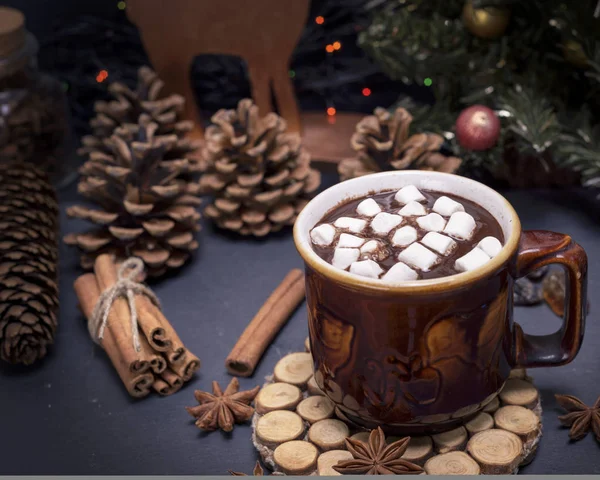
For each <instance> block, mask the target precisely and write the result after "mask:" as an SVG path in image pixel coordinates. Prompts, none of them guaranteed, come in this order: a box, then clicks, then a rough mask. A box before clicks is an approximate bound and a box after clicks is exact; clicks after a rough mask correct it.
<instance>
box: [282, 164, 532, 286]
mask: <svg viewBox="0 0 600 480" xmlns="http://www.w3.org/2000/svg"><path fill="white" fill-rule="evenodd" d="M406 185H415V186H416V187H417V188H419V189H422V190H430V191H435V192H440V193H450V194H454V195H458V196H459V197H463V198H466V199H467V200H471V201H473V202H475V203H477V204H479V205H481V207H483V208H485V209H486V210H487V211H488V212H489V213H490V214H491V215H492V216H493V217H494V218H495V219H496V220H497V221H498V223H499V224H500V228H501V229H502V233H503V235H504V245H503V247H502V250H501V251H500V253H499V254H498V255H497V256H495V257H494V258H492V259H491V260H490V261H489V262H487V263H486V264H485V265H482V266H481V267H479V268H476V269H474V270H471V271H468V272H463V273H457V274H454V275H448V276H445V277H439V278H433V279H427V280H414V281H407V282H402V283H398V284H395V285H390V284H386V283H383V282H382V281H381V280H378V279H371V278H367V277H358V276H356V275H353V274H351V273H349V272H346V271H345V270H340V269H337V268H335V267H333V266H332V265H331V264H330V263H328V262H326V261H325V260H323V259H322V258H321V257H319V256H318V255H317V254H316V253H315V251H314V250H313V248H312V245H311V242H310V235H309V234H310V231H311V229H312V228H313V227H314V226H315V225H316V224H317V223H318V222H319V221H320V220H321V219H322V218H323V216H325V214H326V213H328V212H329V211H331V210H332V209H333V208H334V207H336V206H337V205H339V204H340V203H342V202H345V201H348V200H351V199H355V198H360V197H363V196H366V195H369V194H372V193H377V192H381V191H388V190H399V189H400V188H402V187H404V186H406ZM520 236H521V222H520V221H519V217H518V216H517V213H516V212H515V210H514V208H513V207H512V205H511V204H510V203H509V202H508V200H506V199H505V198H504V197H503V196H502V195H500V194H499V193H498V192H496V191H495V190H493V189H491V188H490V187H487V186H486V185H483V184H482V183H479V182H476V181H475V180H471V179H469V178H466V177H461V176H458V175H453V174H450V173H440V172H428V171H420V170H405V171H394V172H382V173H374V174H371V175H365V176H362V177H358V178H353V179H350V180H346V181H344V182H340V183H338V184H336V185H333V186H332V187H329V188H328V189H326V190H324V191H323V192H321V193H320V194H319V195H317V196H316V197H314V198H313V199H312V200H311V201H310V202H309V203H308V204H307V205H306V206H305V207H304V209H303V210H302V212H300V215H298V218H297V219H296V222H295V224H294V242H295V244H296V249H297V250H298V252H299V253H300V256H301V257H302V259H303V260H304V261H305V262H306V263H307V264H308V265H310V266H311V267H312V268H313V269H314V270H316V271H317V272H319V273H321V274H322V275H325V276H326V277H329V278H333V279H334V280H336V281H339V282H341V283H344V284H346V285H348V286H355V287H366V288H369V289H374V290H379V291H389V292H400V291H412V292H415V291H416V290H421V289H424V288H426V289H431V288H433V289H434V290H436V291H437V290H439V289H450V288H456V287H458V286H459V285H460V284H464V283H471V282H473V281H476V280H478V279H480V278H483V277H486V276H488V275H490V274H492V273H493V272H495V271H497V270H498V269H499V268H501V267H502V266H503V265H504V264H505V263H506V262H507V261H508V260H509V258H510V256H511V255H512V254H513V253H514V252H515V251H516V249H517V248H518V244H519V238H520Z"/></svg>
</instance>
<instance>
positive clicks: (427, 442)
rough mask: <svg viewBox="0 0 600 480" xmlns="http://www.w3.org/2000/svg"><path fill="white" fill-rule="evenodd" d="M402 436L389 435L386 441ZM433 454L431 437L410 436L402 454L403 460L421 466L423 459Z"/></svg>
mask: <svg viewBox="0 0 600 480" xmlns="http://www.w3.org/2000/svg"><path fill="white" fill-rule="evenodd" d="M400 438H402V437H390V438H389V439H388V440H387V442H388V443H393V441H396V440H400ZM432 455H433V440H432V439H431V437H428V436H423V437H410V441H409V442H408V447H407V448H406V452H404V454H403V455H402V458H403V459H404V460H408V461H409V462H412V463H416V464H417V465H421V466H423V465H424V464H425V461H426V460H427V459H428V458H430V457H431V456H432Z"/></svg>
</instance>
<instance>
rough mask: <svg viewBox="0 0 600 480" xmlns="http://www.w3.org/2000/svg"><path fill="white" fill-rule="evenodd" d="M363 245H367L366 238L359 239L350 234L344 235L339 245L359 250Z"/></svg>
mask: <svg viewBox="0 0 600 480" xmlns="http://www.w3.org/2000/svg"><path fill="white" fill-rule="evenodd" d="M363 243H365V239H364V238H360V237H357V236H355V235H350V234H349V233H342V234H341V235H340V239H339V241H338V243H337V246H338V248H339V247H348V248H357V247H360V246H361V245H362V244H363Z"/></svg>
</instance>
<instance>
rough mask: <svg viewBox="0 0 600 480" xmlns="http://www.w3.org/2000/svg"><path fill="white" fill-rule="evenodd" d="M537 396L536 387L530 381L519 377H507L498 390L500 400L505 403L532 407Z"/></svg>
mask: <svg viewBox="0 0 600 480" xmlns="http://www.w3.org/2000/svg"><path fill="white" fill-rule="evenodd" d="M538 398H539V395H538V391H537V389H536V388H535V387H534V386H533V385H532V384H531V383H529V382H527V381H525V380H521V379H519V378H509V379H508V380H507V381H506V383H505V384H504V388H503V389H502V391H501V392H500V400H501V401H502V403H503V404H505V405H518V406H520V407H526V408H534V407H535V406H536V405H537V403H538Z"/></svg>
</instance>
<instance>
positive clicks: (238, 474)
mask: <svg viewBox="0 0 600 480" xmlns="http://www.w3.org/2000/svg"><path fill="white" fill-rule="evenodd" d="M228 472H229V474H230V475H233V476H234V477H247V476H248V475H246V474H245V473H243V472H234V471H233V470H228ZM252 475H254V476H255V477H263V476H264V475H265V471H264V470H263V468H262V467H261V466H260V462H259V461H258V460H257V461H256V465H254V470H253V471H252Z"/></svg>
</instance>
